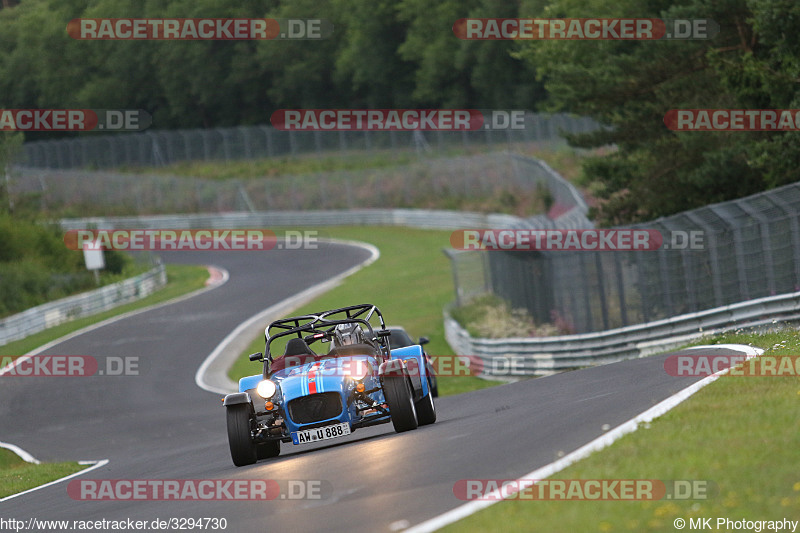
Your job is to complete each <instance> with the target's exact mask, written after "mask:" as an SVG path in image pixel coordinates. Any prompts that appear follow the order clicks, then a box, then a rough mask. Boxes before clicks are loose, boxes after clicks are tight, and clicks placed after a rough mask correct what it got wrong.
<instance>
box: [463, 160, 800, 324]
mask: <svg viewBox="0 0 800 533" xmlns="http://www.w3.org/2000/svg"><path fill="white" fill-rule="evenodd" d="M534 166H536V164H535V163H534V162H533V161H530V162H528V163H525V168H526V169H527V170H526V171H529V170H530V169H531V168H533V167H534ZM562 181H563V180H562ZM548 183H551V184H556V185H557V186H558V187H561V186H563V183H561V182H560V181H559V180H557V179H556V178H551V179H549V180H548ZM556 194H563V193H555V192H554V195H556ZM568 196H569V195H567V196H562V198H563V197H568ZM582 205H585V204H581V202H578V201H577V200H576V201H575V202H574V207H573V208H572V209H571V210H570V211H569V212H568V213H566V214H565V215H562V217H560V218H556V219H555V220H553V221H551V227H555V228H565V227H572V228H575V227H591V226H590V225H588V221H586V220H585V217H583V216H579V217H578V218H577V220H578V224H575V223H573V221H572V220H571V219H572V218H573V215H574V214H576V213H578V214H580V213H581V212H583V213H585V211H583V206H582ZM799 214H800V183H798V184H792V185H787V186H784V187H781V188H778V189H774V190H771V191H767V192H764V193H760V194H756V195H754V196H750V197H748V198H743V199H739V200H735V201H731V202H725V203H720V204H715V205H711V206H707V207H703V208H699V209H694V210H692V211H687V212H684V213H680V214H677V215H674V216H670V217H665V218H661V219H658V220H655V221H653V222H650V223H646V224H639V225H635V226H632V227H633V228H640V229H648V230H658V231H659V232H661V234H662V236H663V238H664V243H665V246H664V247H662V248H660V249H658V250H653V251H602V252H594V251H492V252H452V251H451V252H449V253H450V255H451V257H452V260H453V273H454V278H455V281H456V294H457V297H458V298H457V300H458V303H464V302H467V301H469V300H470V299H471V298H474V297H475V296H478V295H481V294H487V293H493V294H496V295H497V296H500V297H502V298H503V299H505V300H507V301H508V302H510V303H511V305H512V306H513V307H515V308H524V309H527V310H528V311H529V312H530V313H531V315H532V316H533V318H534V320H535V321H537V323H545V322H550V323H553V322H557V323H559V324H560V325H562V326H563V325H565V326H566V327H567V329H569V330H570V331H571V332H573V333H588V332H596V331H603V330H608V329H613V328H620V327H624V326H628V325H632V324H641V323H645V322H651V321H654V320H659V319H663V318H668V317H673V316H678V315H684V314H687V313H693V312H697V311H701V310H706V309H712V308H717V307H721V306H725V305H729V304H733V303H736V302H743V301H746V300H752V299H755V298H761V297H768V296H774V295H778V294H786V293H792V292H796V291H799V290H800V215H799ZM565 220H569V221H570V223H569V224H563V222H564V221H565ZM559 221H561V223H559ZM583 223H585V224H587V225H583V226H581V225H580V224H583ZM526 224H530V225H531V226H530V227H537V228H546V224H545V225H539V226H537V225H536V224H531V219H529V220H528V221H526ZM692 238H694V242H695V245H694V246H693V245H692V244H691V242H692Z"/></svg>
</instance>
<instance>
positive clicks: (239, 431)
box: [226, 404, 258, 466]
mask: <svg viewBox="0 0 800 533" xmlns="http://www.w3.org/2000/svg"><path fill="white" fill-rule="evenodd" d="M226 411H227V419H228V444H229V445H230V447H231V459H233V464H235V465H236V466H247V465H251V464H254V463H255V462H256V461H257V460H258V455H257V452H256V445H255V443H254V442H253V439H252V438H251V437H250V406H249V405H247V404H239V405H231V406H230V407H228V408H226Z"/></svg>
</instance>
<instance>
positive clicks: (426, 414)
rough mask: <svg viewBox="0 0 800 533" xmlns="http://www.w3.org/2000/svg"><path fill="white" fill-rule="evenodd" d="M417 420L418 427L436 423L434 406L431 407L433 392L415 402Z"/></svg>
mask: <svg viewBox="0 0 800 533" xmlns="http://www.w3.org/2000/svg"><path fill="white" fill-rule="evenodd" d="M414 406H415V407H416V409H417V420H418V421H419V425H420V426H427V425H428V424H433V423H434V422H436V406H435V405H433V391H431V392H429V393H428V394H427V396H425V397H424V398H422V399H421V400H420V401H418V402H416V403H415V405H414Z"/></svg>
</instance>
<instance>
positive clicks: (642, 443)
mask: <svg viewBox="0 0 800 533" xmlns="http://www.w3.org/2000/svg"><path fill="white" fill-rule="evenodd" d="M717 343H740V344H751V345H754V346H759V347H761V348H764V349H765V350H766V353H765V355H767V356H771V355H796V354H798V353H800V351H799V350H800V333H799V332H798V331H788V330H787V331H779V332H771V333H766V334H741V333H740V334H736V333H731V334H726V335H723V336H719V337H714V338H712V339H708V338H707V339H704V340H702V341H700V342H697V343H695V344H717ZM798 402H800V382H799V381H798V379H797V377H734V376H728V377H723V378H721V379H719V380H717V381H716V382H714V383H712V384H711V385H709V386H707V387H705V388H703V389H702V390H700V392H698V393H696V394H695V395H694V396H692V397H691V398H690V399H688V400H687V401H685V402H683V403H682V404H680V405H679V406H678V407H676V408H674V409H672V410H671V411H670V412H668V413H667V414H666V415H664V416H662V417H660V418H658V419H656V420H654V421H653V422H652V423H651V424H650V425H649V427H644V428H640V429H639V430H638V431H636V432H634V433H632V434H630V435H627V436H625V437H623V438H622V439H620V440H618V441H617V442H615V443H614V444H613V445H611V446H610V447H608V448H606V449H604V450H602V451H600V452H597V453H595V454H593V455H591V456H590V457H588V458H587V459H584V460H583V461H580V462H579V463H577V464H575V465H572V466H570V467H568V468H567V469H565V470H563V471H561V472H559V473H558V474H556V475H555V476H553V478H554V479H660V480H678V479H691V480H708V481H711V482H713V484H714V485H716V487H717V488H718V490H719V492H718V493H717V494H716V495H712V496H710V497H709V498H708V499H705V500H686V501H676V500H657V501H649V502H647V501H638V502H630V501H629V502H621V501H574V502H564V501H533V500H527V501H523V500H516V501H504V502H500V503H498V504H496V505H493V506H491V507H489V508H488V509H486V510H483V511H481V512H479V513H477V514H475V515H472V516H470V517H468V518H466V519H464V520H461V521H459V522H456V523H454V524H451V525H450V526H448V527H446V528H445V529H444V530H443V531H459V532H461V531H489V530H497V529H499V528H502V529H503V530H505V531H555V532H560V531H564V532H570V531H581V532H584V531H602V532H608V531H670V532H674V531H676V529H675V527H674V526H673V521H674V520H675V519H676V518H683V519H684V520H686V521H687V522H686V523H687V525H686V528H685V530H687V531H688V530H689V525H688V524H689V522H688V521H689V519H690V518H698V517H701V518H708V517H713V518H714V520H712V523H714V524H715V525H716V522H715V519H716V518H717V517H723V518H730V519H732V520H741V519H747V520H780V519H782V518H789V519H795V520H796V519H798V518H800V469H798V465H800V435H798V431H797V413H798ZM554 459H555V458H554ZM498 474H499V475H498V477H503V476H502V473H498ZM723 530H724V528H723Z"/></svg>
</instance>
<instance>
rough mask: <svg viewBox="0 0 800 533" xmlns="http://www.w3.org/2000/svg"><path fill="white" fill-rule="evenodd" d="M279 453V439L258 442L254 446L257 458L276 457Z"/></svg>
mask: <svg viewBox="0 0 800 533" xmlns="http://www.w3.org/2000/svg"><path fill="white" fill-rule="evenodd" d="M280 454H281V441H279V440H271V441H267V442H265V443H264V444H259V445H258V446H257V447H256V456H257V457H258V459H259V460H260V459H269V458H271V457H278V456H279V455H280Z"/></svg>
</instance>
